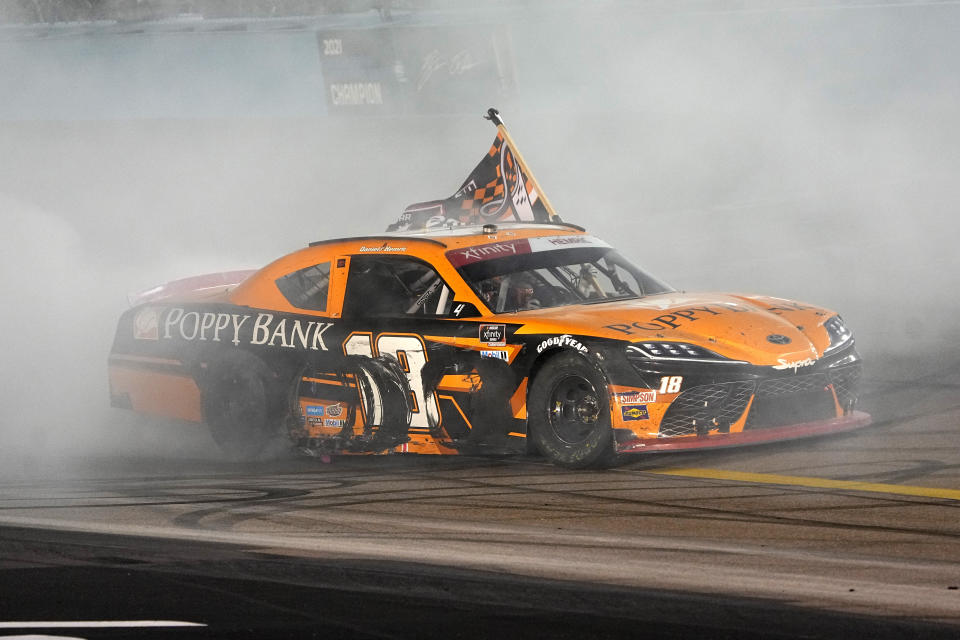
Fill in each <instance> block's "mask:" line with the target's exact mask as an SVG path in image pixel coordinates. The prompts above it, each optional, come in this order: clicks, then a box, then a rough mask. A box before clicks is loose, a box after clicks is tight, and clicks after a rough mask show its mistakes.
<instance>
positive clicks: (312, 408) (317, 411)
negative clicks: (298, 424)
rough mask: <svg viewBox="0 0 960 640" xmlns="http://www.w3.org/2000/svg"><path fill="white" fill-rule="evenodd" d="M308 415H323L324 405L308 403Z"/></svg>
mask: <svg viewBox="0 0 960 640" xmlns="http://www.w3.org/2000/svg"><path fill="white" fill-rule="evenodd" d="M307 415H308V416H317V417H322V416H323V407H322V406H319V405H307Z"/></svg>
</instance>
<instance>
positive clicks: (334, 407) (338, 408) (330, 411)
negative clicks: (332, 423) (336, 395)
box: [327, 402, 343, 418]
mask: <svg viewBox="0 0 960 640" xmlns="http://www.w3.org/2000/svg"><path fill="white" fill-rule="evenodd" d="M342 413H343V405H341V404H340V403H339V402H338V403H337V404H331V405H330V406H329V407H327V415H328V416H330V417H331V418H338V417H340V414H342Z"/></svg>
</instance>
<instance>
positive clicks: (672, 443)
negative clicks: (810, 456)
mask: <svg viewBox="0 0 960 640" xmlns="http://www.w3.org/2000/svg"><path fill="white" fill-rule="evenodd" d="M871 422H872V418H871V417H870V415H869V414H867V413H864V412H862V411H852V412H850V413H849V414H847V415H844V416H840V417H837V418H828V419H826V420H816V421H813V422H804V423H799V424H791V425H785V426H781V427H770V428H766V429H756V430H748V431H741V432H739V433H714V434H710V435H704V436H678V437H672V438H671V437H666V438H631V439H629V440H626V441H623V442H617V453H648V452H655V451H684V450H691V449H716V448H722V447H739V446H744V445H750V444H763V443H765V442H778V441H783V440H795V439H798V438H809V437H813V436H821V435H827V434H831V433H841V432H844V431H852V430H854V429H859V428H861V427H866V426H867V425H869V424H870V423H871Z"/></svg>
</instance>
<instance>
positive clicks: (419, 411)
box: [343, 333, 440, 429]
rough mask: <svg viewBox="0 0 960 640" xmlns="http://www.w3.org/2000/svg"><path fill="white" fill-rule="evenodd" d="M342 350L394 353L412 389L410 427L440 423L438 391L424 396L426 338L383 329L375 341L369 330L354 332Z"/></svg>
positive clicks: (373, 355) (367, 354)
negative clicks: (423, 373) (388, 331)
mask: <svg viewBox="0 0 960 640" xmlns="http://www.w3.org/2000/svg"><path fill="white" fill-rule="evenodd" d="M343 351H344V353H346V354H347V355H357V356H367V357H370V358H374V357H376V356H380V355H389V356H394V357H395V358H396V359H397V360H399V361H400V364H401V365H402V366H403V368H404V371H405V373H406V374H407V382H408V383H409V384H410V391H411V392H412V393H413V398H414V402H415V406H414V407H412V409H413V416H412V417H411V419H410V426H411V427H420V428H423V429H429V428H430V424H431V423H432V424H434V425H437V424H440V409H439V407H438V406H437V394H436V393H431V394H430V395H429V397H424V393H423V378H422V376H421V373H422V371H423V366H424V365H425V364H427V352H426V348H425V345H424V344H423V339H422V338H421V337H420V336H418V335H414V334H409V333H407V334H397V333H381V334H380V335H378V336H377V341H376V343H375V344H374V343H373V341H372V336H371V334H369V333H354V334H353V335H351V336H350V337H349V338H347V339H346V340H345V341H344V343H343Z"/></svg>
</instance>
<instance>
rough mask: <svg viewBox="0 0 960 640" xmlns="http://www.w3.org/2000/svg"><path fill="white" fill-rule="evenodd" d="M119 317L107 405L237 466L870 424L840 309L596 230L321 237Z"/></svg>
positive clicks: (773, 435)
mask: <svg viewBox="0 0 960 640" xmlns="http://www.w3.org/2000/svg"><path fill="white" fill-rule="evenodd" d="M136 302H137V303H136V304H135V305H134V306H133V307H132V308H131V309H129V310H128V311H126V312H125V313H124V314H123V315H122V317H121V318H120V321H119V324H118V327H117V331H116V337H115V340H114V343H113V348H112V351H111V354H110V358H109V379H110V394H111V401H112V404H113V406H116V407H123V408H126V409H132V410H134V411H138V412H143V413H149V414H156V415H161V416H167V417H170V418H177V419H180V420H188V421H193V422H197V423H206V424H207V425H208V426H209V428H210V429H211V433H212V435H213V437H214V439H215V440H216V442H217V443H218V444H219V445H220V446H221V447H222V448H223V450H224V451H225V452H226V453H227V454H228V455H230V456H231V457H233V458H254V457H258V456H261V455H265V454H266V453H269V452H271V451H275V450H276V449H277V447H278V446H280V447H286V448H289V447H294V448H296V449H299V450H300V451H303V452H306V453H310V454H314V455H330V454H372V453H402V452H410V453H422V454H423V453H426V454H481V453H496V454H505V453H516V454H522V453H535V454H540V455H543V456H544V457H545V458H547V459H548V460H550V461H552V462H554V463H556V464H558V465H561V466H565V467H571V468H584V467H603V466H607V465H610V464H612V463H613V462H614V461H615V460H616V459H617V458H618V457H619V456H622V455H624V454H630V453H642V452H651V451H664V450H682V449H691V448H701V447H723V446H731V445H740V444H751V443H760V442H769V441H775V440H784V439H791V438H798V437H801V436H813V435H820V434H826V433H832V432H838V431H844V430H849V429H854V428H857V427H862V426H864V425H866V424H868V423H869V421H870V417H869V416H868V415H867V414H865V413H862V412H859V411H857V410H856V409H855V407H856V404H857V385H858V381H859V379H860V375H861V360H860V357H859V355H858V354H857V351H856V349H855V346H854V338H853V335H852V333H851V331H850V330H849V328H848V327H847V326H846V325H845V324H844V322H843V320H842V319H841V317H840V316H839V315H837V314H836V313H834V312H832V311H828V310H827V309H823V308H820V307H817V306H814V305H810V304H806V303H800V302H795V301H791V300H785V299H780V298H770V297H764V296H755V295H736V294H717V293H710V294H705V293H681V292H678V291H676V290H675V289H673V288H672V287H670V286H669V285H667V284H665V283H664V282H663V281H661V280H659V279H657V278H656V277H654V276H653V275H650V274H648V273H647V272H645V271H644V270H642V269H641V268H639V267H637V266H635V265H634V264H632V263H631V261H630V260H628V259H627V258H626V257H625V256H624V255H622V254H621V253H619V252H618V251H617V250H616V249H615V248H614V247H612V246H611V245H609V244H607V243H606V242H604V241H603V240H601V239H600V238H597V237H594V236H593V235H591V234H589V233H587V231H586V230H584V229H583V228H582V227H579V226H576V225H573V224H569V223H564V222H559V221H557V220H551V221H531V220H527V221H514V222H506V221H498V222H497V223H495V224H494V223H487V224H459V225H455V226H454V225H447V226H441V227H438V228H422V229H419V230H407V231H395V232H390V233H383V234H380V235H374V236H366V237H356V238H344V239H339V240H324V241H320V242H314V243H312V244H310V245H309V246H308V247H306V248H303V249H300V250H298V251H296V252H294V253H291V254H289V255H287V256H284V257H282V258H280V259H279V260H276V261H275V262H273V263H271V264H269V265H267V266H265V267H263V268H262V269H259V270H257V271H255V272H234V273H231V274H217V275H215V276H206V277H198V278H195V279H191V280H189V281H180V282H177V283H171V284H169V285H165V286H163V287H159V288H157V289H155V290H153V291H151V292H148V293H147V294H145V295H143V296H141V297H140V298H138V299H137V301H136Z"/></svg>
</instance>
